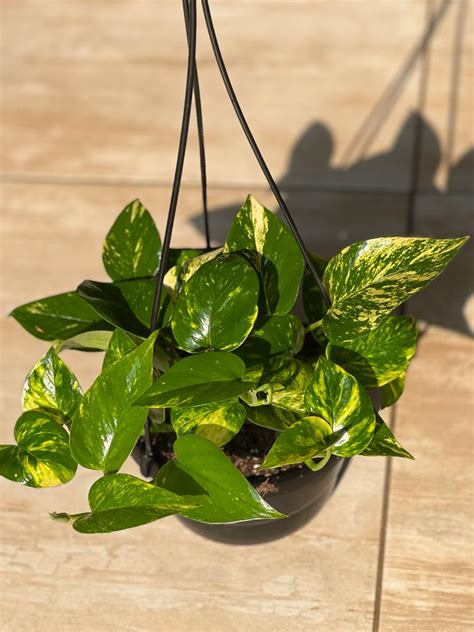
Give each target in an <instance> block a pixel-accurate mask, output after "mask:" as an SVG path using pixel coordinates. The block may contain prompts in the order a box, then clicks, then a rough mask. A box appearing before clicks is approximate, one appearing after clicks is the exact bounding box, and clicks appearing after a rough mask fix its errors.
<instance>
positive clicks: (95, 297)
mask: <svg viewBox="0 0 474 632" xmlns="http://www.w3.org/2000/svg"><path fill="white" fill-rule="evenodd" d="M155 287H156V281H155V280H154V279H132V280H131V281H119V282H117V283H102V282H100V281H83V282H82V283H81V284H80V285H79V287H78V288H77V292H78V293H79V295H80V296H81V297H82V298H83V299H84V300H86V301H87V302H88V303H89V304H90V305H91V306H92V307H93V308H94V309H95V311H96V312H97V313H98V314H99V315H100V316H102V318H103V319H104V320H106V321H107V322H109V323H111V324H112V325H113V326H114V327H118V328H119V329H123V330H125V331H128V332H131V333H133V334H135V335H137V336H142V337H144V336H146V335H147V333H148V329H149V325H150V319H151V310H152V305H153V298H154V295H155ZM170 310H171V304H170V300H169V297H168V296H167V294H166V292H163V295H162V301H161V310H160V318H159V324H160V326H164V325H165V324H166V323H167V322H169V320H170V317H171V311H170Z"/></svg>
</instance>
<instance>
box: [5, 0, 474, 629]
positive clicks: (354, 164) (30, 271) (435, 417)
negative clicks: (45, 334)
mask: <svg viewBox="0 0 474 632" xmlns="http://www.w3.org/2000/svg"><path fill="white" fill-rule="evenodd" d="M179 5H180V3H179V2H176V1H174V0H173V1H171V0H159V1H158V0H157V1H152V0H133V1H132V0H111V1H110V2H96V3H90V2H87V0H16V1H15V2H4V3H3V6H2V27H3V29H2V30H3V33H2V34H3V37H2V42H3V68H2V85H1V87H2V106H3V109H2V119H1V126H2V149H3V162H2V174H3V180H4V185H3V188H2V203H1V207H2V222H1V256H2V316H4V318H3V319H2V355H1V366H2V395H1V397H2V411H3V421H2V426H1V435H2V441H10V439H11V429H12V427H13V422H14V420H15V418H16V416H17V415H18V412H19V391H20V385H21V383H22V380H23V378H24V375H25V374H26V372H27V371H28V369H29V368H30V366H31V364H32V363H33V362H34V360H35V359H36V358H37V356H38V355H39V354H40V353H41V352H42V351H43V349H44V345H43V344H42V343H41V342H39V341H35V340H31V339H30V338H29V337H28V336H27V335H26V334H25V333H24V332H23V331H21V330H20V328H19V327H18V326H17V325H16V324H15V323H14V322H12V321H11V320H8V319H7V318H6V315H7V313H8V312H9V311H10V310H11V309H12V308H13V307H14V306H16V305H17V304H21V303H22V302H25V301H27V300H30V299H32V298H35V297H39V296H43V295H46V294H53V293H55V292H61V291H64V290H66V289H70V288H73V287H75V286H76V285H77V283H78V281H80V280H82V279H84V278H102V276H103V273H102V270H101V262H100V249H101V241H102V238H103V236H104V234H105V232H106V230H107V229H108V227H109V226H110V224H111V223H112V221H113V218H114V217H115V215H116V213H117V212H118V211H119V210H120V209H121V208H122V207H123V206H124V205H125V204H126V203H127V202H128V201H130V200H131V199H133V198H135V197H137V196H139V197H141V198H142V200H143V202H144V203H145V204H146V205H147V206H148V208H149V209H150V210H151V211H152V212H153V214H154V216H155V218H156V220H157V223H158V225H159V226H160V228H161V229H163V227H164V223H165V219H166V209H167V205H168V202H169V182H170V178H171V175H172V169H173V166H174V162H175V150H176V142H177V134H178V129H179V117H180V107H181V102H182V94H183V78H184V77H183V72H184V66H183V62H184V57H185V56H184V54H183V49H182V46H183V42H184V40H183V29H182V25H181V14H180V6H179ZM212 5H213V6H214V5H215V21H216V26H217V27H218V28H219V32H221V33H222V48H223V52H224V53H225V54H226V57H227V58H228V63H229V68H230V70H231V72H232V76H233V77H234V79H235V85H236V88H237V90H238V92H239V94H240V95H241V98H242V104H243V106H244V107H245V109H246V110H247V112H248V116H249V119H250V121H251V122H252V124H253V126H254V129H255V133H256V136H257V138H258V140H259V141H260V143H261V145H262V147H263V148H264V150H265V154H266V156H267V158H268V162H269V163H270V164H271V166H272V167H273V168H274V169H275V174H276V176H277V177H278V180H279V182H280V183H281V185H282V187H283V189H284V191H285V195H286V198H287V201H288V204H289V206H290V208H291V209H292V211H293V212H294V216H295V219H296V221H297V222H298V224H299V225H300V226H302V228H303V233H304V235H305V237H306V239H307V243H308V245H309V246H310V247H311V248H313V249H315V250H317V251H318V252H320V253H321V254H322V255H327V256H329V255H331V254H333V253H334V252H335V251H336V250H337V249H339V248H341V247H342V246H343V245H345V244H347V243H350V242H351V241H355V240H357V239H361V238H364V237H368V236H374V235H383V234H403V233H405V231H406V230H407V226H409V224H411V225H412V229H413V232H414V233H415V234H426V235H436V236H448V235H460V234H469V233H473V232H474V231H473V230H472V228H473V212H474V211H473V203H472V182H473V180H474V179H473V177H472V176H473V175H474V174H473V170H472V161H473V149H472V148H473V136H472V114H473V95H472V74H473V41H472V29H471V30H470V29H469V28H467V25H468V24H469V20H471V21H472V13H473V3H472V2H471V0H452V1H451V2H441V1H439V0H438V1H434V0H426V2H425V0H401V1H399V2H398V1H394V0H370V1H369V0H333V1H332V2H324V1H322V0H304V1H303V0H301V1H300V0H252V1H247V0H238V1H237V2H234V3H229V2H225V1H224V0H215V2H213V3H212ZM201 22H202V21H201ZM202 35H203V33H202V34H201V37H200V57H199V59H200V68H201V81H202V89H203V93H204V110H205V116H206V134H207V139H208V162H209V178H210V183H211V184H210V191H209V197H210V202H211V206H212V214H211V226H212V232H213V237H214V240H215V242H216V243H218V242H219V241H220V240H221V239H222V237H223V235H224V234H225V231H226V229H227V227H228V225H229V221H230V217H231V215H232V212H233V211H234V210H235V209H236V208H237V206H238V205H239V203H240V202H241V201H242V200H243V198H244V197H245V195H246V193H248V192H249V191H253V192H254V193H255V194H256V195H257V197H259V198H260V199H261V200H262V202H264V203H266V204H268V205H269V206H270V207H271V208H274V207H275V205H274V202H273V200H272V198H271V196H270V194H269V193H268V192H267V190H266V188H265V187H264V183H263V180H262V177H261V175H260V174H259V172H258V170H257V168H256V166H255V163H254V161H253V158H252V156H251V154H250V152H249V150H248V148H247V146H246V145H245V143H244V140H243V138H242V134H241V133H240V131H239V128H238V125H237V123H236V122H235V120H234V118H233V116H232V110H231V108H230V106H229V104H228V102H227V101H226V99H225V94H224V92H223V89H222V86H221V84H220V83H219V77H218V74H217V72H216V70H215V67H214V64H213V63H212V57H211V53H210V51H209V47H208V45H207V44H206V42H205V39H204V37H203V36H202ZM198 178H199V170H198V161H197V155H196V142H195V136H194V133H193V137H192V139H191V144H190V152H189V158H188V160H187V164H186V172H185V180H184V186H183V191H182V194H181V197H180V206H179V211H178V221H177V226H176V230H175V241H174V243H175V244H176V245H189V246H193V245H199V244H201V243H202V239H203V237H202V222H201V218H200V214H199V198H200V194H199V190H198V187H197V185H196V183H197V180H198ZM472 261H473V260H472V247H471V249H466V251H465V252H464V253H462V254H461V255H460V256H459V257H458V259H457V260H456V262H455V263H454V264H453V265H452V267H451V268H450V271H449V272H448V273H447V274H446V275H445V276H444V277H442V278H440V279H439V280H437V281H436V282H435V283H433V285H432V286H431V287H430V288H428V289H427V290H426V291H425V292H424V294H423V295H420V296H419V297H418V298H416V299H415V300H413V301H412V303H411V304H410V306H409V310H410V311H411V312H412V313H414V314H415V315H416V316H417V317H418V318H420V319H421V320H422V321H424V323H425V325H424V329H425V333H424V335H423V337H422V339H421V342H420V349H419V352H418V355H417V357H416V359H415V361H414V363H413V368H412V369H411V371H410V375H409V384H408V387H407V390H406V394H405V396H404V399H403V401H402V402H401V403H400V404H399V405H398V406H397V407H396V410H395V411H394V414H393V419H392V423H393V424H395V426H396V431H397V434H398V435H399V436H400V439H401V441H402V442H403V444H404V445H405V446H406V447H407V448H408V449H409V450H410V451H411V452H413V453H414V454H415V456H416V461H415V462H405V461H403V462H402V461H400V460H394V461H393V462H386V461H385V460H384V459H380V460H378V459H363V458H359V459H356V460H355V462H354V464H353V465H352V466H351V468H350V470H349V472H348V475H347V476H346V478H345V479H344V480H343V482H342V483H341V486H340V488H339V490H338V491H337V494H336V495H335V496H334V497H333V498H332V499H331V501H330V502H329V504H328V505H327V506H326V507H325V508H324V510H323V511H322V513H321V514H320V515H319V516H318V517H317V518H316V519H315V520H314V521H313V522H311V523H310V524H309V525H307V526H306V527H305V528H303V529H302V530H301V531H299V532H297V533H296V534H294V535H292V536H291V537H289V538H287V539H285V540H280V541H276V542H274V543H270V544H266V545H260V546H255V547H251V548H249V549H242V548H233V547H229V546H226V545H220V544H215V543H211V542H208V541H206V540H203V539H200V538H199V537H198V536H196V535H194V534H192V533H191V532H188V531H186V530H185V529H184V528H183V527H182V526H181V525H179V524H178V523H177V522H176V520H175V519H173V518H169V519H166V520H163V521H161V522H159V523H156V524H152V525H148V526H146V527H142V528H140V529H136V530H132V531H130V532H121V533H116V534H112V535H110V536H97V537H93V538H84V537H83V536H79V535H77V534H75V533H74V532H73V531H72V530H70V529H68V528H67V527H64V526H62V525H57V524H54V523H52V522H51V521H50V520H49V518H48V515H47V513H48V511H51V510H61V511H72V512H76V511H80V510H81V508H82V507H83V506H84V502H85V498H86V493H87V489H88V486H89V485H90V483H91V481H92V480H93V478H94V475H93V473H92V472H88V471H83V472H81V473H80V475H78V476H77V477H76V479H75V480H74V481H73V482H72V483H70V484H69V485H67V486H65V487H63V488H59V489H56V490H41V491H39V492H37V491H34V490H31V489H26V488H20V487H17V486H14V485H13V484H10V483H8V482H6V481H0V493H1V497H2V507H3V508H4V512H3V517H2V525H1V527H0V533H1V537H2V545H3V551H2V571H3V575H2V579H1V587H2V607H1V609H0V624H1V628H2V630H8V631H10V630H17V629H28V630H33V631H34V630H41V631H45V630H46V631H47V632H50V631H51V632H63V631H69V630H71V631H76V630H81V631H84V630H87V631H89V630H91V631H94V632H96V631H97V632H108V631H114V632H116V631H124V632H125V631H127V632H128V631H130V630H167V629H168V630H170V631H172V632H187V631H189V632H201V631H206V632H221V631H224V630H226V631H229V632H230V631H233V630H235V631H239V632H240V631H241V630H245V629H247V628H252V629H258V630H260V631H261V632H267V631H268V632H270V631H272V632H283V631H285V632H286V631H287V630H288V631H291V632H293V631H295V632H297V631H300V630H301V631H305V632H306V631H307V630H313V629H316V628H317V627H318V626H324V628H325V629H326V630H334V631H335V632H345V631H348V632H359V631H360V632H364V631H366V630H372V629H373V630H381V631H383V632H390V631H392V630H393V631H397V632H398V631H405V630H406V629H408V628H411V629H414V630H416V631H417V632H424V631H426V632H432V631H435V632H437V631H439V632H451V631H453V632H457V631H462V632H464V631H466V630H469V629H471V628H472V627H473V626H474V613H473V599H472V585H473V578H474V576H473V548H472V542H473V535H474V534H473V529H472V524H473V506H474V503H473V502H472V500H473V499H472V492H473V467H472V462H473V431H472V409H473V403H474V401H473V399H474V398H473V394H474V389H473V368H472V357H473V353H472V351H473V343H472V340H471V339H470V337H469V322H471V324H472V320H473V318H472V317H473V302H472V295H471V290H472V276H473V275H472V272H473V263H472ZM68 360H69V361H70V362H71V364H72V365H73V366H74V368H75V369H76V371H77V373H78V374H79V376H80V377H81V379H82V382H83V384H85V385H87V384H88V383H90V382H91V381H92V379H93V376H94V374H95V372H96V371H97V368H98V359H97V358H96V357H95V356H87V357H84V356H83V357H80V356H79V355H78V354H76V355H74V354H73V353H72V352H71V355H70V356H69V358H68ZM127 467H128V470H129V471H131V472H136V468H135V466H134V465H133V464H132V463H129V464H127Z"/></svg>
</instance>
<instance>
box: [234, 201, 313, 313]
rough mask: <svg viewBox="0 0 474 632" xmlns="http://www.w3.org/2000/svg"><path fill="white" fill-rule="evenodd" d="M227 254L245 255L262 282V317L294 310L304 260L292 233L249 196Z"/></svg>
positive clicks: (235, 227)
mask: <svg viewBox="0 0 474 632" xmlns="http://www.w3.org/2000/svg"><path fill="white" fill-rule="evenodd" d="M224 251H225V252H238V251H242V252H245V255H246V256H247V257H248V259H249V261H250V262H251V263H252V265H253V266H254V267H255V269H256V270H257V272H258V274H259V276H260V280H261V296H260V302H259V307H260V313H261V315H270V314H286V313H287V312H289V311H290V309H291V308H292V307H293V305H294V303H295V301H296V297H297V295H298V290H299V284H300V282H301V277H302V275H303V268H304V261H303V257H302V255H301V252H300V250H299V247H298V244H297V243H296V241H295V239H294V238H293V235H292V234H291V232H290V230H289V229H288V228H287V227H286V226H285V225H284V224H282V222H280V220H279V219H278V218H277V217H276V216H275V215H274V214H273V213H272V212H271V211H269V210H268V209H266V208H265V207H263V206H262V205H261V204H259V202H257V200H256V199H255V198H254V197H253V196H252V195H249V196H248V198H247V200H246V201H245V203H244V204H243V206H242V208H241V209H240V210H239V212H238V213H237V215H236V216H235V219H234V222H233V224H232V227H231V229H230V232H229V234H228V236H227V241H226V244H225V248H224Z"/></svg>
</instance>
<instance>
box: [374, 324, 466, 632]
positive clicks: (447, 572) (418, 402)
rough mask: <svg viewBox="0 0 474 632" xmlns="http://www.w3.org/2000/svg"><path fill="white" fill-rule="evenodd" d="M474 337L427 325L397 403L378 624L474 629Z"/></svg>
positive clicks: (425, 630)
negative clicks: (398, 447)
mask: <svg viewBox="0 0 474 632" xmlns="http://www.w3.org/2000/svg"><path fill="white" fill-rule="evenodd" d="M472 358H473V343H472V340H471V341H469V340H467V339H466V337H465V336H461V335H459V334H457V333H455V332H449V331H448V330H446V329H441V328H437V327H431V328H430V329H429V330H428V333H426V334H425V335H424V336H423V338H422V340H421V343H420V350H419V353H418V355H417V357H416V359H415V361H414V363H413V367H412V369H411V370H410V372H409V379H408V385H407V389H406V393H405V396H404V398H403V400H401V403H400V404H399V406H398V410H397V421H396V434H397V436H398V438H399V439H400V441H401V442H402V443H403V445H405V447H406V448H407V449H408V450H410V451H411V452H412V453H413V454H414V455H415V458H416V461H414V462H409V461H403V460H401V459H399V460H395V461H394V462H393V470H392V472H393V473H392V484H391V494H390V507H389V522H388V528H387V548H386V555H385V567H384V583H383V592H382V603H381V625H380V630H383V631H384V632H391V631H394V632H395V631H397V632H398V631H399V630H403V629H405V628H406V625H407V623H409V626H410V628H412V629H413V630H417V631H419V632H455V631H459V632H465V631H466V630H469V629H471V628H472V624H473V621H474V611H473V602H472V591H471V588H472V577H473V562H474V559H473V550H472V521H473V518H474V515H473V513H474V511H473V508H474V502H473V501H474V499H473V489H474V485H473V482H474V481H473V467H472V464H473V438H474V437H473V431H472V410H473V404H474V389H473V380H472V376H473V362H472Z"/></svg>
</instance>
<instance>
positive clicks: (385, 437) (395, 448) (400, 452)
mask: <svg viewBox="0 0 474 632" xmlns="http://www.w3.org/2000/svg"><path fill="white" fill-rule="evenodd" d="M376 421H377V423H376V426H375V432H374V436H373V437H372V441H371V442H370V443H369V445H368V446H367V447H366V448H365V450H364V451H363V452H361V454H362V456H400V457H402V458H404V459H413V456H412V455H411V454H410V453H409V452H408V451H407V450H405V448H403V447H402V446H401V445H400V443H399V442H398V440H397V439H396V438H395V436H394V435H393V433H392V431H391V430H390V428H389V427H388V426H387V424H386V423H385V422H384V420H383V419H382V418H381V417H380V415H377V420H376Z"/></svg>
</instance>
